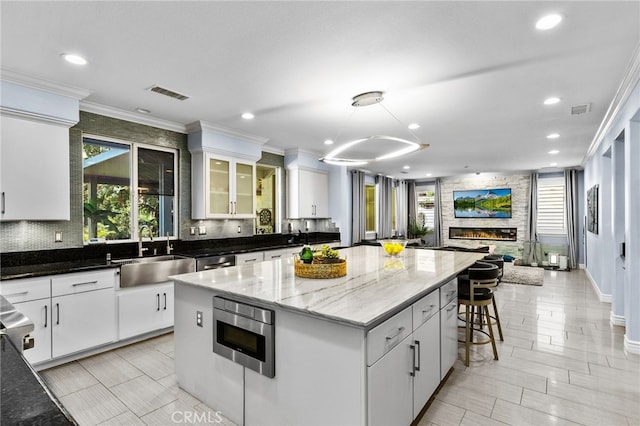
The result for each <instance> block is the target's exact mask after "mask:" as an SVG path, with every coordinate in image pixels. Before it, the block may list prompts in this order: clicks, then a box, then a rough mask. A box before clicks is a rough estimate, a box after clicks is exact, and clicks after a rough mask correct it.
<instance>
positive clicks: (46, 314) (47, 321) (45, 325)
mask: <svg viewBox="0 0 640 426" xmlns="http://www.w3.org/2000/svg"><path fill="white" fill-rule="evenodd" d="M48 323H49V307H48V306H47V305H44V328H47V324H48Z"/></svg>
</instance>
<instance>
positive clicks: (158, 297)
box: [156, 293, 160, 311]
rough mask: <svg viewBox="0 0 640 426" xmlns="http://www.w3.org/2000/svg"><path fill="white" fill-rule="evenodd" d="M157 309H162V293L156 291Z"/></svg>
mask: <svg viewBox="0 0 640 426" xmlns="http://www.w3.org/2000/svg"><path fill="white" fill-rule="evenodd" d="M156 311H160V293H156Z"/></svg>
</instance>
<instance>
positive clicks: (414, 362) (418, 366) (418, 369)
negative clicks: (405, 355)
mask: <svg viewBox="0 0 640 426" xmlns="http://www.w3.org/2000/svg"><path fill="white" fill-rule="evenodd" d="M414 343H415V345H416V351H417V352H418V353H417V354H415V353H414V359H413V365H415V367H414V371H420V340H416V341H415V342H414ZM416 358H418V365H416V360H415V359H416Z"/></svg>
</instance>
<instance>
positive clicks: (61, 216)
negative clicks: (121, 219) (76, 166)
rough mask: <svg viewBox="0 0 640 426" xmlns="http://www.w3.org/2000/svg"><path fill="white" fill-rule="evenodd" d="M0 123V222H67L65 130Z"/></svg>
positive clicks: (8, 119) (5, 120) (7, 121)
mask: <svg viewBox="0 0 640 426" xmlns="http://www.w3.org/2000/svg"><path fill="white" fill-rule="evenodd" d="M0 120H1V125H0V128H1V129H2V138H0V144H1V148H0V151H1V152H2V155H1V156H0V190H1V194H0V196H1V197H2V199H1V200H0V204H1V214H0V220H69V218H70V189H69V129H67V128H66V127H61V126H56V125H52V124H45V123H38V122H35V121H29V120H22V119H19V118H13V117H5V116H2V117H0Z"/></svg>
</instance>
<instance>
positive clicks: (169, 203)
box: [138, 148, 175, 236]
mask: <svg viewBox="0 0 640 426" xmlns="http://www.w3.org/2000/svg"><path fill="white" fill-rule="evenodd" d="M174 161H175V158H174V154H173V153H172V152H165V151H155V150H152V149H146V148H138V228H140V227H141V226H148V227H149V229H150V231H151V232H150V233H151V235H153V236H158V235H160V236H167V235H168V236H174V235H175V232H174V207H175V206H174V204H175V193H174V191H175V170H174V169H175V167H174ZM144 236H147V234H146V233H145V234H144Z"/></svg>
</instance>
